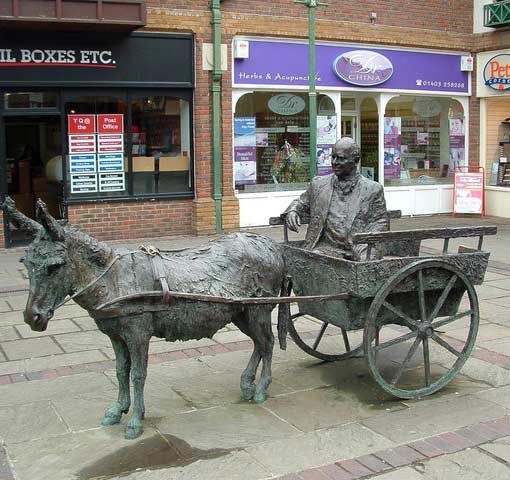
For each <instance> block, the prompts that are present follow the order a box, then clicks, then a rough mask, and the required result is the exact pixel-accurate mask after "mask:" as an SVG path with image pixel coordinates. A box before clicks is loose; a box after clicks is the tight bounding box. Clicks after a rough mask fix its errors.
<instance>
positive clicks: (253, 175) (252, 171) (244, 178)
mask: <svg viewBox="0 0 510 480" xmlns="http://www.w3.org/2000/svg"><path fill="white" fill-rule="evenodd" d="M234 175H235V181H236V185H253V184H255V183H257V162H243V161H240V162H235V163H234Z"/></svg>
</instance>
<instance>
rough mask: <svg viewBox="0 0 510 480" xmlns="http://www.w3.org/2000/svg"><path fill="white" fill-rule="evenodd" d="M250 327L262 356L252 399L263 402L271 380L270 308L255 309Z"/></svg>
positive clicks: (272, 342) (271, 337) (272, 345)
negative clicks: (260, 369) (260, 368)
mask: <svg viewBox="0 0 510 480" xmlns="http://www.w3.org/2000/svg"><path fill="white" fill-rule="evenodd" d="M250 328H251V329H252V331H253V332H254V333H255V339H256V345H257V347H256V348H258V349H259V351H260V355H261V357H262V372H261V374H260V380H259V382H258V384H257V389H256V390H255V396H254V397H253V400H254V401H255V402H257V403H263V402H264V401H265V400H266V398H267V389H268V387H269V385H270V383H271V381H272V377H271V362H272V360H273V347H274V336H273V331H272V329H271V310H267V309H257V310H255V312H253V313H252V315H251V318H250Z"/></svg>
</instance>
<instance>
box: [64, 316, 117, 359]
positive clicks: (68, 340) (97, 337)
mask: <svg viewBox="0 0 510 480" xmlns="http://www.w3.org/2000/svg"><path fill="white" fill-rule="evenodd" d="M68 321H69V320H68ZM71 323H72V322H71ZM55 341H56V342H57V343H58V344H59V345H60V347H61V348H62V350H64V351H65V352H66V353H72V352H82V351H84V350H98V349H100V348H111V346H112V342H111V341H110V337H108V335H105V334H104V333H102V332H100V331H99V330H91V331H89V332H80V331H79V332H75V333H63V334H60V335H55Z"/></svg>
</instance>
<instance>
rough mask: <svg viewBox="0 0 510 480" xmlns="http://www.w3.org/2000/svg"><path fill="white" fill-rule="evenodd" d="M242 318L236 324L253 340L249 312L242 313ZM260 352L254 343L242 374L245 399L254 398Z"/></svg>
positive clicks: (242, 389)
mask: <svg viewBox="0 0 510 480" xmlns="http://www.w3.org/2000/svg"><path fill="white" fill-rule="evenodd" d="M241 315H242V318H241V319H239V320H235V321H234V325H235V326H236V327H237V328H239V330H241V332H243V333H244V334H245V335H247V336H248V337H250V338H251V339H252V340H253V333H252V332H251V330H250V327H249V325H248V321H249V317H248V314H247V313H242V314H241ZM260 359H261V356H260V352H259V350H258V349H257V345H256V343H255V341H254V343H253V353H252V354H251V357H250V361H249V362H248V365H247V366H246V368H245V369H244V371H243V373H242V374H241V393H242V396H243V399H244V400H252V399H253V396H254V395H255V388H256V385H255V376H256V375H257V368H258V366H259V363H260Z"/></svg>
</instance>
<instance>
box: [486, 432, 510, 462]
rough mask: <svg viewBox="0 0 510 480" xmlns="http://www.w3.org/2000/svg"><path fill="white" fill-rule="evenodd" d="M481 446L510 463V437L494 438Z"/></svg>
mask: <svg viewBox="0 0 510 480" xmlns="http://www.w3.org/2000/svg"><path fill="white" fill-rule="evenodd" d="M480 448H481V449H482V450H485V451H487V452H489V453H491V454H492V455H494V456H495V457H498V458H500V459H501V460H503V461H504V462H506V463H507V464H509V465H510V437H504V438H500V439H498V440H494V441H493V442H491V443H485V444H484V445H480ZM509 468H510V467H509Z"/></svg>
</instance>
